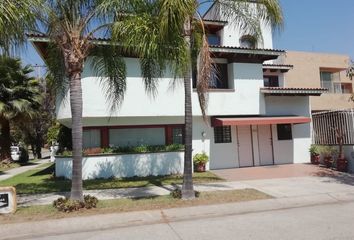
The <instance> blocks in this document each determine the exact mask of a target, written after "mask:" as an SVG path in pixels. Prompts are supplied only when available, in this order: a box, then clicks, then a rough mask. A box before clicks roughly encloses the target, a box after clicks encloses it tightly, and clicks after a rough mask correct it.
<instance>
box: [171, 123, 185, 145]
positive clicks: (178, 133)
mask: <svg viewBox="0 0 354 240" xmlns="http://www.w3.org/2000/svg"><path fill="white" fill-rule="evenodd" d="M172 143H173V144H183V128H182V127H174V128H172Z"/></svg>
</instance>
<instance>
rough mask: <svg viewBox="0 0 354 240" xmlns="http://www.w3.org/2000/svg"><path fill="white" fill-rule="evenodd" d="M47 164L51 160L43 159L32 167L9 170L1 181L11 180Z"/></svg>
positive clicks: (1, 177)
mask: <svg viewBox="0 0 354 240" xmlns="http://www.w3.org/2000/svg"><path fill="white" fill-rule="evenodd" d="M45 163H49V159H41V160H38V161H37V162H34V163H33V164H32V165H28V166H22V167H18V168H13V169H10V170H7V171H5V172H4V173H2V174H1V175H0V181H3V180H6V179H9V178H11V177H13V176H15V175H17V174H20V173H24V172H27V171H28V170H32V169H34V168H37V167H39V166H41V165H43V164H45Z"/></svg>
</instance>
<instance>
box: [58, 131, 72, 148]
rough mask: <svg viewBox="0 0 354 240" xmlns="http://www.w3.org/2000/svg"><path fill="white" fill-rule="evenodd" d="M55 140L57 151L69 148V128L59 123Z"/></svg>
mask: <svg viewBox="0 0 354 240" xmlns="http://www.w3.org/2000/svg"><path fill="white" fill-rule="evenodd" d="M57 141H58V143H59V151H63V150H65V149H67V150H71V149H72V146H73V145H72V138H71V129H70V128H68V127H65V126H64V125H60V128H59V133H58V137H57Z"/></svg>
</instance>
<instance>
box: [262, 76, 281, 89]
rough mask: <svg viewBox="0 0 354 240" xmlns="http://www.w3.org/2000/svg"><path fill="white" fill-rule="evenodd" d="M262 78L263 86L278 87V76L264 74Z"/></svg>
mask: <svg viewBox="0 0 354 240" xmlns="http://www.w3.org/2000/svg"><path fill="white" fill-rule="evenodd" d="M263 79H264V86H265V87H279V78H278V76H264V77H263Z"/></svg>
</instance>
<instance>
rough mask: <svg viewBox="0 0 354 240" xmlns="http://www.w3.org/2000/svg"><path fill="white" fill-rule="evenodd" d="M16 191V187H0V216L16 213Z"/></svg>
mask: <svg viewBox="0 0 354 240" xmlns="http://www.w3.org/2000/svg"><path fill="white" fill-rule="evenodd" d="M16 208H17V202H16V189H15V188H14V187H0V214H10V213H14V212H16Z"/></svg>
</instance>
